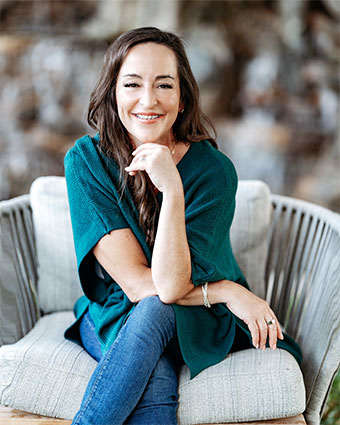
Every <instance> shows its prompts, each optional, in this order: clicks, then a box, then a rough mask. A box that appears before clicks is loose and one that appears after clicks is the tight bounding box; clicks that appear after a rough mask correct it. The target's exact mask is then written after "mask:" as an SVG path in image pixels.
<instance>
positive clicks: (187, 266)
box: [126, 143, 193, 303]
mask: <svg viewBox="0 0 340 425" xmlns="http://www.w3.org/2000/svg"><path fill="white" fill-rule="evenodd" d="M133 155H134V159H133V160H132V162H131V164H130V166H129V167H127V168H126V171H128V172H129V173H130V174H131V175H134V174H135V173H136V172H137V171H146V172H147V173H148V175H149V177H150V179H151V181H152V182H153V184H154V185H155V186H156V188H157V189H158V190H159V191H160V192H162V194H163V201H162V206H161V210H160V215H159V220H158V226H157V232H156V238H155V243H154V247H153V253H152V264H151V270H152V280H153V283H154V285H155V287H156V289H157V292H158V295H159V297H160V299H161V300H162V301H163V302H165V303H175V302H176V301H177V300H178V299H180V298H182V297H184V296H185V295H186V294H187V293H188V292H190V291H191V290H192V289H193V284H192V283H191V258H190V249H189V245H188V241H187V235H186V226H185V204H184V192H183V184H182V180H181V176H180V174H179V172H178V170H177V167H176V164H175V161H174V159H173V157H172V154H171V152H170V150H169V149H168V148H167V147H166V146H162V145H159V144H155V143H145V144H143V145H140V146H139V147H138V148H137V149H136V150H135V151H134V152H133ZM141 159H143V161H142V160H141Z"/></svg>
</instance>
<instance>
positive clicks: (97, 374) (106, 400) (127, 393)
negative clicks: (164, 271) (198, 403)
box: [73, 296, 176, 425]
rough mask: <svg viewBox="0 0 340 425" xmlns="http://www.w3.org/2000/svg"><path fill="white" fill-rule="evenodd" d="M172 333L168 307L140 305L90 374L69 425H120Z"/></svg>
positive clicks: (152, 302)
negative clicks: (81, 399)
mask: <svg viewBox="0 0 340 425" xmlns="http://www.w3.org/2000/svg"><path fill="white" fill-rule="evenodd" d="M175 333H176V324H175V313H174V311H173V308H172V307H171V305H167V304H163V303H162V302H161V301H160V300H159V298H158V297H157V296H155V297H149V298H145V299H144V300H142V301H140V302H139V303H138V304H137V306H136V307H135V309H134V311H133V312H132V314H131V315H130V316H129V318H128V320H127V321H126V323H125V325H124V326H123V327H122V329H121V330H120V332H119V334H118V337H117V338H116V340H115V342H114V343H113V344H112V346H111V347H110V348H109V350H108V351H107V352H106V354H105V355H104V356H103V357H102V359H101V360H100V362H99V364H98V366H97V368H96V370H95V371H94V373H93V375H92V377H91V379H90V382H89V384H88V387H87V389H86V391H85V395H84V398H83V401H82V404H81V407H80V410H79V412H78V413H77V414H76V416H75V418H74V420H73V425H107V424H115V425H119V424H123V423H124V421H125V420H126V419H127V417H128V416H129V415H130V414H131V412H132V411H133V410H134V409H135V407H136V405H137V404H138V401H139V400H140V398H141V397H142V395H143V392H144V390H145V388H146V386H147V383H148V381H149V379H150V376H151V374H152V372H153V370H154V369H155V366H156V364H157V363H158V360H159V358H160V357H161V355H162V353H163V351H164V349H165V347H166V346H167V344H168V342H169V341H170V340H171V339H172V338H173V337H174V336H175Z"/></svg>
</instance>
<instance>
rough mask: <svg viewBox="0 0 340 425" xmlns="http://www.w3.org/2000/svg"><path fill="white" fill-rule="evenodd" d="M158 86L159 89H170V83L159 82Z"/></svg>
mask: <svg viewBox="0 0 340 425" xmlns="http://www.w3.org/2000/svg"><path fill="white" fill-rule="evenodd" d="M158 87H159V88H160V89H172V85H171V84H160V85H159V86H158Z"/></svg>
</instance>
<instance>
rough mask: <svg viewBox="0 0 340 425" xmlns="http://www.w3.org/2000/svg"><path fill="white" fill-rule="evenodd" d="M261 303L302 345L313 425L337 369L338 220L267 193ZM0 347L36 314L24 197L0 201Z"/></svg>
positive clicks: (31, 233) (33, 255)
mask: <svg viewBox="0 0 340 425" xmlns="http://www.w3.org/2000/svg"><path fill="white" fill-rule="evenodd" d="M271 201H272V206H273V212H272V221H271V227H270V230H269V233H268V258H267V264H266V274H265V285H266V299H267V301H268V302H269V304H270V305H271V307H272V309H273V310H274V311H275V312H276V314H277V316H278V319H279V320H280V322H281V323H282V324H283V326H284V329H285V331H286V332H288V333H289V334H290V335H291V336H292V337H293V338H294V339H295V340H296V341H297V342H298V343H299V344H300V346H301V348H302V352H303V362H302V366H301V369H302V372H303V375H304V381H305V386H306V394H307V400H306V403H307V405H306V406H307V407H306V411H305V412H304V416H305V419H306V421H307V423H308V425H317V424H319V423H320V419H321V416H322V412H323V410H324V408H325V405H326V401H327V398H328V395H329V391H330V389H331V385H332V382H333V380H334V378H335V376H336V374H337V372H338V370H339V367H340V314H339V312H340V256H339V253H340V215H339V214H337V213H334V212H332V211H330V210H328V209H326V208H323V207H320V206H317V205H315V204H312V203H310V202H306V201H301V200H297V199H295V198H289V197H286V196H281V195H271ZM0 242H1V243H0V346H1V345H3V344H13V343H15V342H16V341H18V340H19V339H21V338H22V337H23V336H24V335H26V334H27V333H28V332H29V331H30V330H31V329H32V328H33V326H34V324H35V323H36V322H37V320H38V319H39V317H40V316H41V313H40V310H39V301H38V294H37V281H38V272H37V266H38V264H37V256H36V247H35V236H34V226H33V220H32V210H31V206H30V197H29V195H22V196H19V197H17V198H13V199H10V200H8V201H1V202H0Z"/></svg>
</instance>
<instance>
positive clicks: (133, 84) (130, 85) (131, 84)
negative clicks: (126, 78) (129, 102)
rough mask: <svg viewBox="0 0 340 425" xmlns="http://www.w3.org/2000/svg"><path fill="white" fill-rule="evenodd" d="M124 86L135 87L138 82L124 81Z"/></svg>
mask: <svg viewBox="0 0 340 425" xmlns="http://www.w3.org/2000/svg"><path fill="white" fill-rule="evenodd" d="M124 87H132V88H136V87H138V84H137V83H125V84H124Z"/></svg>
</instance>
